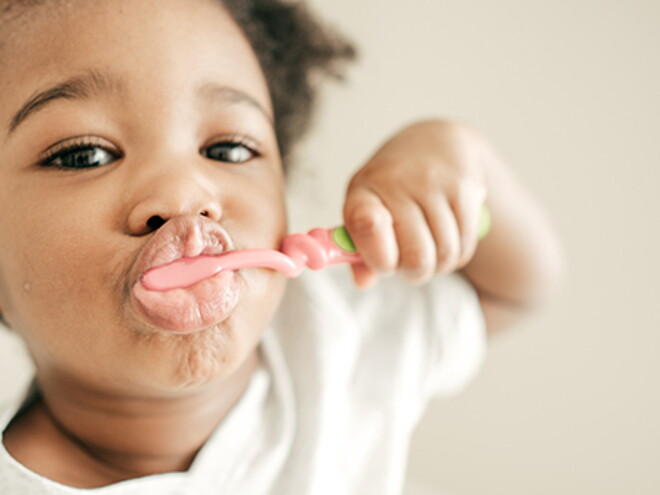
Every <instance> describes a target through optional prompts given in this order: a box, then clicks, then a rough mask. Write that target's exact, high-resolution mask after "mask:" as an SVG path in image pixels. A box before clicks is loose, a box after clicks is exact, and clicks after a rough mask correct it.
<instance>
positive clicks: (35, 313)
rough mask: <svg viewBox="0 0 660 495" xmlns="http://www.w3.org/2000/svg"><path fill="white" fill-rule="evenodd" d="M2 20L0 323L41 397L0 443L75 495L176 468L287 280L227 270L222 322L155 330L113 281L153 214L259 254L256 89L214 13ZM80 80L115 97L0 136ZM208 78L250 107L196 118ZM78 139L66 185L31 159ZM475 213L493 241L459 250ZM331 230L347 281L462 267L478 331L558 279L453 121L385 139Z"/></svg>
mask: <svg viewBox="0 0 660 495" xmlns="http://www.w3.org/2000/svg"><path fill="white" fill-rule="evenodd" d="M99 19H102V22H100V21H99ZM10 22H11V23H12V24H11V26H10V27H11V29H8V28H7V25H5V26H4V27H5V28H6V29H5V30H4V32H5V33H11V35H6V36H4V38H3V39H2V40H1V41H0V47H1V48H0V50H1V52H0V60H2V63H3V64H4V67H10V68H11V70H10V71H8V70H2V71H0V95H1V97H0V122H2V128H1V129H0V210H1V211H3V215H2V216H0V312H1V313H2V314H3V316H4V318H5V319H6V320H7V322H8V324H9V325H10V326H11V327H12V329H13V330H14V331H15V332H17V333H18V334H19V335H20V336H21V337H22V338H23V339H24V340H25V341H26V343H27V345H28V348H29V350H30V352H31V355H32V357H33V360H34V362H35V365H36V369H37V379H38V382H39V385H40V389H41V392H42V399H40V400H39V401H37V402H36V403H35V404H33V405H32V406H31V407H30V408H29V409H28V410H27V411H26V412H25V413H24V414H22V415H21V416H19V417H18V418H16V419H15V420H14V421H13V422H12V423H11V425H10V427H9V428H8V429H7V430H6V431H5V433H4V438H3V441H4V444H5V446H6V447H7V449H8V450H9V452H10V453H11V454H12V455H13V456H14V457H15V458H16V459H18V460H19V461H20V462H21V463H23V464H24V465H25V466H27V467H28V468H30V469H32V470H33V471H35V472H37V473H40V474H42V475H44V476H47V477H49V478H51V479H54V480H57V481H59V482H61V483H64V484H68V485H71V486H77V487H86V488H90V487H98V486H105V485H108V484H112V483H115V482H118V481H121V480H125V479H130V478H135V477H139V476H144V475H148V474H154V473H162V472H170V471H181V470H186V469H187V468H188V467H189V466H190V464H191V462H192V460H193V459H194V455H195V453H196V452H197V451H198V450H199V448H200V447H201V446H202V445H203V443H204V442H205V441H206V439H207V438H208V437H209V435H210V433H211V432H212V431H213V430H214V429H215V428H216V427H217V425H218V423H219V422H220V421H221V420H222V418H223V417H224V416H225V415H226V413H227V411H228V410H230V409H231V407H232V405H233V404H234V403H235V402H236V400H237V399H238V397H240V395H241V393H242V392H243V391H244V389H245V387H246V385H247V383H248V381H249V378H250V376H251V375H252V372H253V371H254V369H255V367H256V366H257V365H258V362H259V352H258V343H259V340H260V338H261V336H262V334H263V331H264V330H265V328H267V326H268V324H269V322H270V320H271V319H272V316H273V314H274V313H275V311H276V309H277V307H278V305H279V303H280V301H281V297H282V294H283V291H284V289H285V282H284V280H283V278H282V277H281V276H279V275H277V274H276V273H274V272H271V271H268V270H244V271H241V272H240V282H241V287H242V291H241V299H240V302H239V304H238V306H237V307H236V309H235V310H234V311H233V312H232V313H231V315H230V316H229V317H228V318H227V319H226V320H225V321H223V322H220V323H219V324H217V325H214V326H213V327H210V328H208V329H204V330H203V331H200V332H197V333H193V334H191V335H175V334H172V333H170V332H163V331H160V330H159V329H157V328H153V327H150V326H149V325H146V324H145V323H144V322H143V321H142V320H140V319H139V318H138V317H137V316H136V315H135V314H134V313H133V312H132V311H131V309H130V307H129V304H128V294H129V286H128V276H129V273H130V270H131V267H132V266H133V263H134V262H135V259H136V256H137V254H138V253H139V251H140V249H141V248H142V247H143V246H144V245H145V243H146V242H147V241H148V240H149V238H150V236H151V235H152V234H153V230H154V228H155V227H156V226H157V225H155V224H153V223H148V221H149V220H150V219H153V218H159V219H161V220H162V221H167V220H168V219H170V218H173V217H175V216H179V215H199V214H201V213H202V212H203V213H204V214H206V215H207V216H209V217H210V218H211V219H212V220H213V221H216V222H218V223H220V224H221V225H222V226H223V227H224V228H225V229H226V230H227V231H228V232H229V233H230V235H231V236H232V238H233V240H234V242H235V244H236V247H237V248H251V247H271V248H276V247H277V246H278V245H279V243H280V241H281V239H282V237H283V236H284V234H285V231H286V223H285V210H284V200H283V184H282V183H283V179H282V169H281V163H280V160H279V155H278V150H277V145H276V140H275V135H274V131H273V127H272V123H271V121H272V108H271V102H270V100H269V96H268V91H267V89H266V84H265V82H264V77H263V74H262V73H261V71H260V69H259V66H258V63H257V61H256V60H255V57H254V55H253V53H252V51H251V49H250V47H249V44H248V42H247V41H246V40H245V38H244V37H243V35H242V34H241V32H240V30H239V29H238V27H237V26H235V25H234V23H233V22H232V20H231V19H230V17H229V16H228V15H227V14H226V13H225V11H224V10H223V9H222V8H221V6H220V5H219V2H216V1H212V0H158V1H156V0H141V1H135V0H130V1H129V0H117V1H114V2H103V1H100V0H84V1H83V0H77V1H72V2H66V3H63V4H62V5H60V4H59V3H58V2H50V3H46V4H44V5H42V6H39V7H37V8H35V9H33V11H32V12H31V15H30V16H29V17H26V16H22V17H21V16H18V17H13V20H12V21H10ZM173 61H176V63H173ZM90 69H94V70H97V71H99V72H102V71H105V72H111V73H113V74H118V75H120V76H123V77H124V78H125V79H126V88H125V89H124V91H123V92H121V93H109V94H106V95H104V96H95V97H92V98H89V99H86V100H66V99H59V100H56V101H53V102H51V103H49V104H48V105H47V106H44V107H43V108H41V109H40V110H39V111H38V112H36V113H34V114H32V115H31V116H29V117H28V118H27V119H26V120H25V121H24V122H22V123H21V124H20V125H18V126H17V127H16V129H15V130H14V131H13V132H11V133H9V132H7V126H8V125H9V124H10V122H11V120H12V116H13V115H14V114H15V112H16V111H17V110H18V107H19V105H20V103H22V102H24V101H25V100H27V99H28V98H29V97H30V96H31V95H33V94H34V92H35V91H38V90H40V89H43V88H44V87H48V86H49V85H50V84H52V83H53V82H57V81H60V80H62V79H66V78H67V77H69V76H71V75H72V74H77V73H79V72H81V71H85V70H90ZM208 80H210V81H214V82H217V83H219V84H222V85H224V86H230V87H232V88H235V89H238V90H240V91H241V92H242V94H245V95H248V96H249V98H250V99H251V100H252V101H253V103H246V102H245V101H243V102H241V103H236V102H234V103H230V104H227V103H226V104H224V105H219V106H218V105H215V106H213V105H200V104H199V103H198V102H196V101H195V100H194V98H193V94H194V90H195V88H196V87H197V86H198V85H199V84H200V82H203V81H208ZM234 134H239V135H241V136H244V137H247V138H248V140H249V142H250V143H251V144H252V145H253V146H254V147H256V148H257V150H258V154H257V155H255V156H251V158H250V159H249V160H247V161H245V162H244V163H241V164H235V163H225V162H221V161H217V160H211V159H209V158H208V157H206V156H204V155H203V154H202V153H200V150H202V149H206V147H208V146H209V145H211V144H213V143H215V142H217V139H215V140H214V138H217V136H219V135H224V136H226V135H234ZM82 135H90V136H94V139H95V143H96V145H98V146H101V147H102V148H106V149H107V150H109V151H111V152H112V153H115V154H116V156H121V158H118V159H116V160H110V162H109V163H108V164H106V165H104V166H102V167H98V168H93V169H86V170H74V171H60V170H57V169H52V168H50V169H49V168H44V167H40V166H38V165H37V163H38V162H39V161H40V156H41V155H42V154H43V153H44V152H45V151H46V150H48V149H49V148H50V147H52V146H53V145H54V144H55V143H56V142H58V141H60V140H63V139H67V140H70V139H71V138H75V137H76V136H82ZM255 143H256V144H255ZM103 156H104V157H105V156H106V155H103ZM486 199H487V200H488V205H489V209H490V211H491V213H492V216H493V229H492V231H491V233H490V234H489V236H488V237H487V238H486V239H485V240H484V241H482V242H480V243H478V240H477V226H478V222H479V212H480V210H481V206H482V204H483V203H484V201H485V200H486ZM344 220H345V224H346V226H347V228H348V230H349V232H350V234H351V236H352V238H353V240H354V242H355V244H356V246H357V248H358V250H359V251H360V253H361V255H362V257H363V259H364V263H363V264H361V265H357V266H354V267H353V268H352V269H353V272H354V277H355V281H356V283H357V284H358V285H359V286H361V287H365V288H367V287H370V286H372V285H373V284H375V283H376V282H377V280H378V278H379V277H380V276H384V275H388V274H392V273H399V274H401V275H403V276H404V277H405V278H406V280H408V281H409V282H410V283H411V284H415V285H419V284H423V283H425V282H428V281H429V280H430V279H431V278H432V277H435V276H441V275H442V274H446V273H449V272H451V271H456V270H462V271H463V273H464V274H465V275H466V276H467V277H468V278H469V279H470V280H471V281H472V283H473V284H474V285H475V287H476V289H477V291H478V292H479V295H480V298H481V301H482V307H483V309H484V314H485V317H486V321H487V325H488V329H489V331H490V332H497V331H499V330H500V329H502V328H505V327H507V326H510V325H511V324H512V323H513V322H515V321H517V320H518V318H520V316H521V315H523V314H525V313H526V311H527V310H528V309H529V307H530V306H533V305H535V304H537V303H538V302H539V301H541V300H543V299H545V298H546V297H547V295H548V294H549V293H551V292H552V290H553V288H554V287H555V286H556V284H557V281H558V280H559V275H560V274H561V271H562V269H561V254H560V249H559V244H558V242H557V240H556V236H555V235H554V233H553V231H552V229H551V228H550V226H549V225H548V222H547V220H546V219H545V216H544V214H543V212H542V210H541V209H540V208H539V207H538V205H536V203H535V202H534V200H533V199H532V198H531V197H530V196H529V195H528V194H527V193H526V192H525V191H524V189H523V187H522V186H521V185H520V184H519V183H518V182H517V180H516V179H515V178H514V177H513V175H512V174H511V173H510V172H509V170H508V167H507V166H506V165H505V164H504V163H503V162H502V160H501V159H500V158H499V157H498V156H497V155H496V154H495V152H494V151H493V150H492V148H490V146H489V145H488V143H487V142H486V140H485V139H483V138H482V137H481V136H480V135H478V134H477V133H476V132H474V131H473V130H471V129H469V128H467V127H465V126H463V125H460V124H456V123H449V122H441V121H426V122H419V123H416V124H413V125H411V126H408V127H406V128H404V129H403V130H402V131H401V132H400V133H398V134H397V135H396V136H394V137H392V138H391V139H390V140H388V141H387V142H386V143H385V144H384V145H383V146H382V147H381V148H380V149H379V150H378V151H377V152H376V154H375V155H374V156H373V157H372V158H371V159H370V160H369V161H368V162H367V163H366V164H365V165H364V166H363V167H362V168H361V169H360V170H358V172H357V173H356V174H355V175H354V177H353V179H352V180H351V182H350V185H349V187H348V190H347V194H346V202H345V208H344ZM55 308H56V309H55ZM98 425H103V428H99V427H98ZM127 432H128V433H127Z"/></svg>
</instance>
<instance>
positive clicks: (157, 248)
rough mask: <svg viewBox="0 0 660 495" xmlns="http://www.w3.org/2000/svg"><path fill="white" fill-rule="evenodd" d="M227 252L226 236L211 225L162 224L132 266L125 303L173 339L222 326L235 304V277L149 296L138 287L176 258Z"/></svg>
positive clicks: (178, 220) (223, 275)
mask: <svg viewBox="0 0 660 495" xmlns="http://www.w3.org/2000/svg"><path fill="white" fill-rule="evenodd" d="M231 249H233V243H232V241H231V238H230V237H229V235H228V234H227V232H226V231H225V230H224V229H223V228H222V227H220V226H219V225H218V224H217V223H215V222H213V221H211V220H208V219H206V218H204V217H201V216H200V217H196V216H192V215H188V216H180V217H175V218H172V219H171V220H169V221H168V222H166V223H165V224H164V225H163V226H162V227H161V229H160V230H159V231H158V232H156V234H155V235H154V237H153V238H152V239H150V240H149V242H148V243H147V244H146V245H145V246H144V248H143V250H142V252H141V253H140V256H139V257H138V259H137V261H136V263H135V270H134V271H133V277H132V281H131V296H130V298H131V303H132V305H133V307H134V308H135V310H136V312H137V313H138V315H139V316H140V317H141V318H142V319H143V320H145V321H146V322H147V323H149V324H150V325H152V326H154V327H156V328H159V329H163V330H167V331H170V332H174V333H192V332H197V331H200V330H203V329H205V328H208V327H211V326H214V325H217V324H219V323H221V322H222V321H224V320H226V319H227V318H228V317H229V316H230V315H231V313H232V312H233V310H234V308H235V307H236V305H237V304H238V301H239V299H240V284H239V280H238V276H237V275H236V273H235V272H232V271H221V272H219V273H217V274H216V275H214V276H213V277H210V278H207V279H205V280H203V281H201V282H198V283H196V284H194V285H191V286H190V287H186V288H177V289H172V290H168V291H154V290H150V289H148V288H147V287H146V286H145V285H144V284H143V283H142V277H143V276H144V274H145V273H146V272H147V271H149V270H150V269H152V268H156V267H159V266H162V265H166V264H168V263H171V262H173V261H176V260H178V259H181V258H195V257H198V256H202V255H217V254H221V253H223V252H225V251H228V250H231Z"/></svg>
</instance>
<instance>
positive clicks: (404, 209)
mask: <svg viewBox="0 0 660 495" xmlns="http://www.w3.org/2000/svg"><path fill="white" fill-rule="evenodd" d="M388 206H390V211H392V212H393V213H392V214H393V216H394V230H395V232H396V238H397V242H398V246H399V269H400V270H401V274H402V275H403V277H404V278H405V279H406V280H407V281H408V282H410V283H413V284H422V283H425V282H428V281H429V280H430V279H431V277H433V275H434V274H435V270H436V246H435V241H434V239H433V234H432V233H431V230H430V229H429V225H428V222H427V219H426V216H425V215H424V212H423V211H422V209H421V207H420V206H419V205H418V204H417V203H415V202H414V201H412V200H410V199H407V200H402V201H400V202H398V203H397V204H393V205H389V204H388Z"/></svg>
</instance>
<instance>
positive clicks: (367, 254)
mask: <svg viewBox="0 0 660 495" xmlns="http://www.w3.org/2000/svg"><path fill="white" fill-rule="evenodd" d="M344 225H345V226H346V230H348V233H349V234H350V236H351V239H353V243H354V244H355V247H356V248H357V250H358V252H359V253H360V256H361V257H362V260H363V261H364V263H365V265H366V266H367V267H368V268H370V269H371V270H372V271H377V272H385V273H390V272H393V271H394V270H395V269H396V266H397V264H398V261H399V250H398V247H397V243H396V237H395V234H394V226H393V220H392V215H391V214H390V212H389V210H388V209H387V207H386V206H385V205H384V204H383V202H382V200H381V199H380V197H379V196H378V195H377V194H376V193H375V192H373V191H371V190H369V189H367V188H365V187H355V188H352V189H350V190H349V192H348V194H347V195H346V202H345V204H344Z"/></svg>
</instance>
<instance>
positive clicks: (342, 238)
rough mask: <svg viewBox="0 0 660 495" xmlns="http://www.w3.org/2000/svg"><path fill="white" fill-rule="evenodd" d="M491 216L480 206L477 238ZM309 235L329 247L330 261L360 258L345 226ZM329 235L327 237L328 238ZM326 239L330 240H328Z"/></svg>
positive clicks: (482, 234) (484, 232) (484, 231)
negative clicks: (331, 253)
mask: <svg viewBox="0 0 660 495" xmlns="http://www.w3.org/2000/svg"><path fill="white" fill-rule="evenodd" d="M492 222H493V221H492V217H491V215H490V210H489V209H488V207H487V206H486V205H483V206H482V208H481V215H480V217H479V231H478V232H479V240H480V241H481V240H483V239H484V238H485V237H486V236H487V235H488V233H489V232H490V228H491V226H492ZM316 231H324V232H327V234H325V233H320V232H317V233H316V234H315V232H316ZM309 235H311V236H312V237H315V238H317V239H318V240H320V241H321V242H323V244H325V245H326V247H327V248H329V249H331V250H332V252H333V253H335V254H334V255H331V259H332V260H333V261H331V263H357V262H358V261H360V260H361V258H360V255H359V254H358V252H357V249H356V248H355V244H354V243H353V239H351V236H350V235H349V233H348V231H347V230H346V227H345V226H343V225H342V226H341V227H335V228H334V229H330V230H326V229H314V230H311V231H310V232H309ZM328 236H329V238H328ZM328 239H329V240H330V242H328Z"/></svg>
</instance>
